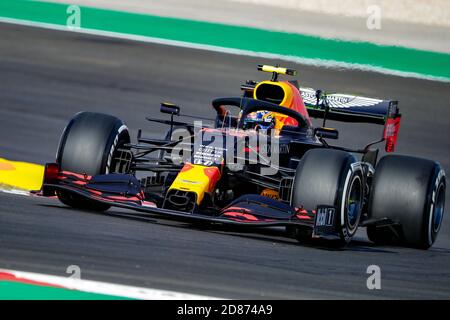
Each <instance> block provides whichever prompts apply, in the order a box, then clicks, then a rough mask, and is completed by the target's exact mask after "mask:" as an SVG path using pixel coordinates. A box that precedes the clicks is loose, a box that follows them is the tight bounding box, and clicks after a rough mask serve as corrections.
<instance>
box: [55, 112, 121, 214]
mask: <svg viewBox="0 0 450 320" xmlns="http://www.w3.org/2000/svg"><path fill="white" fill-rule="evenodd" d="M126 143H130V134H129V132H128V128H127V127H126V125H125V124H124V123H123V122H122V121H121V120H119V119H118V118H116V117H113V116H110V115H106V114H102V113H93V112H80V113H77V114H76V115H75V117H74V118H72V120H70V122H69V124H68V125H67V127H66V128H65V129H64V132H63V134H62V136H61V139H60V143H59V147H58V153H57V155H56V161H57V163H58V164H59V167H60V170H62V171H71V172H76V173H81V174H87V175H97V174H108V173H112V172H115V160H114V159H115V154H116V152H117V150H118V149H120V148H123V146H124V144H126ZM57 196H58V198H59V200H60V201H61V202H62V203H64V204H66V205H68V206H70V207H73V208H77V209H88V210H94V211H105V210H107V209H109V207H110V206H108V205H105V204H101V203H98V202H95V201H90V200H86V199H84V198H82V197H80V196H78V195H76V194H73V193H69V192H64V191H58V192H57Z"/></svg>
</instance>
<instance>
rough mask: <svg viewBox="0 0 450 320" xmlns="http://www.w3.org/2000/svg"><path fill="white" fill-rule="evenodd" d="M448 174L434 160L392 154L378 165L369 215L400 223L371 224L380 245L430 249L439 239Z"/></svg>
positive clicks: (371, 232) (369, 229)
mask: <svg viewBox="0 0 450 320" xmlns="http://www.w3.org/2000/svg"><path fill="white" fill-rule="evenodd" d="M445 189H446V180H445V173H444V171H443V170H442V168H441V167H440V165H439V164H438V163H437V162H435V161H431V160H426V159H421V158H415V157H409V156H401V155H388V156H385V157H383V158H382V159H381V160H380V162H379V163H378V165H377V168H376V172H375V177H374V181H373V186H372V192H371V196H370V201H369V209H368V211H369V217H370V218H373V219H382V218H389V219H391V220H392V221H393V222H395V223H397V225H396V226H380V227H378V226H376V225H373V226H368V227H367V235H368V237H369V239H370V240H371V241H373V242H375V243H377V244H399V245H404V246H407V247H413V248H421V249H428V248H429V247H431V246H432V245H433V243H434V242H435V241H436V238H437V235H438V233H439V230H440V227H441V224H442V219H443V215H444V206H445Z"/></svg>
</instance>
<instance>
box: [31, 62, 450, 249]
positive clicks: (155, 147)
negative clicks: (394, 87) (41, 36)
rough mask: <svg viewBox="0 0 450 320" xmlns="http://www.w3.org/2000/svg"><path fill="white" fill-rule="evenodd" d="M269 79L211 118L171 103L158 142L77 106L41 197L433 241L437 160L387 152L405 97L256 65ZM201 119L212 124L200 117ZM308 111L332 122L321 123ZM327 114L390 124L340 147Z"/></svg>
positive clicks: (307, 235)
mask: <svg viewBox="0 0 450 320" xmlns="http://www.w3.org/2000/svg"><path fill="white" fill-rule="evenodd" d="M258 69H259V70H260V71H265V72H270V73H271V74H272V78H271V79H270V80H267V81H261V82H255V81H247V82H246V83H245V84H243V85H242V86H241V90H242V94H241V95H240V96H237V97H229V98H219V99H215V100H214V101H212V108H213V109H214V110H215V112H216V117H215V119H212V123H211V124H209V125H204V124H203V122H201V121H195V122H194V123H189V122H182V121H178V120H179V119H180V118H182V117H183V116H186V115H183V114H182V113H181V110H180V107H178V106H176V105H173V104H170V103H162V104H161V112H162V113H164V114H167V115H169V117H170V118H169V119H160V118H147V120H148V121H150V122H153V123H158V124H160V125H165V126H167V133H166V134H165V135H163V137H161V138H159V139H150V138H145V137H143V135H142V134H141V130H139V133H138V137H137V143H132V142H131V139H130V135H129V132H128V128H127V126H126V125H125V124H124V123H123V122H122V121H121V120H119V119H117V118H116V117H114V116H111V115H106V114H99V113H92V112H80V113H78V114H76V115H75V116H74V117H73V118H72V119H71V120H70V122H69V123H68V125H67V126H66V128H65V130H64V132H63V134H62V136H61V139H60V143H59V147H58V151H57V158H56V162H55V163H49V164H47V165H46V168H45V174H44V183H43V186H42V189H41V190H40V195H43V196H55V195H56V196H57V197H58V198H59V200H60V201H61V202H63V203H64V204H66V205H68V206H71V207H74V208H79V209H87V210H97V211H104V210H107V209H108V208H110V207H122V208H128V209H132V210H136V211H139V212H145V213H148V214H152V215H160V216H165V217H168V218H176V219H180V220H183V221H191V222H200V223H208V224H211V225H217V224H219V225H234V226H243V227H254V228H265V227H277V226H278V227H284V228H285V230H286V235H287V236H290V237H295V238H296V239H298V240H299V241H302V242H304V241H309V240H311V239H313V238H325V239H335V240H337V241H338V242H339V243H344V244H345V243H348V242H349V241H350V239H351V238H352V237H353V236H354V235H355V233H356V231H357V229H358V227H361V226H363V227H367V234H368V237H369V239H370V240H372V241H373V242H375V243H380V244H397V245H404V246H409V247H416V248H423V249H427V248H429V247H430V246H431V245H432V244H433V243H434V241H435V240H436V237H437V235H438V233H439V229H440V226H441V224H442V219H443V215H444V201H445V188H446V180H445V174H444V171H443V170H442V169H441V167H440V165H439V164H438V163H437V162H435V161H432V160H426V159H421V158H416V157H410V156H402V155H392V154H388V155H386V156H384V157H382V158H381V159H378V153H379V150H378V149H377V148H375V147H374V146H375V145H376V144H378V143H382V142H384V144H385V150H386V152H388V153H391V152H393V151H394V149H395V145H396V140H397V135H398V131H399V127H400V119H401V115H400V112H399V108H398V103H397V101H387V100H379V99H373V98H365V97H357V96H351V95H345V94H326V93H324V92H323V91H321V90H313V89H310V88H302V87H299V85H298V83H297V82H296V81H281V80H279V79H278V78H279V75H280V74H283V75H289V76H294V75H296V71H295V70H292V69H288V68H282V67H279V66H275V67H274V66H267V65H260V66H258ZM196 118H197V120H205V119H204V118H202V117H196ZM311 118H320V119H323V125H322V126H320V127H313V125H312V122H311ZM327 120H335V121H343V122H363V123H373V124H377V125H382V126H384V131H383V136H382V137H381V138H380V139H379V140H377V141H374V142H371V143H369V144H368V145H366V146H365V147H363V148H359V149H349V148H344V147H340V146H336V145H332V144H331V143H330V142H329V141H330V140H333V139H338V135H339V134H338V131H337V130H335V129H333V128H328V127H327V126H326V121H327Z"/></svg>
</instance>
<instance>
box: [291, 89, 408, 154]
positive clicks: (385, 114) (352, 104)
mask: <svg viewBox="0 0 450 320" xmlns="http://www.w3.org/2000/svg"><path fill="white" fill-rule="evenodd" d="M299 90H300V92H301V95H302V98H303V102H304V104H305V107H306V108H307V110H308V114H309V116H310V117H312V118H320V119H323V118H325V117H326V119H329V120H335V121H343V122H360V123H374V124H379V125H384V131H383V138H382V140H384V141H386V148H385V149H386V152H393V151H394V150H395V145H396V142H397V136H398V131H399V129H400V119H401V114H400V110H399V108H398V101H391V100H380V99H374V98H366V97H359V96H353V95H348V94H339V93H336V94H323V93H322V92H320V91H317V90H314V89H311V88H299ZM324 100H326V101H324ZM327 106H328V107H327Z"/></svg>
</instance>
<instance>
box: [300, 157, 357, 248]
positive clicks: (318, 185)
mask: <svg viewBox="0 0 450 320" xmlns="http://www.w3.org/2000/svg"><path fill="white" fill-rule="evenodd" d="M363 177H364V175H363V170H362V167H361V165H360V163H359V162H358V161H357V159H356V158H355V157H354V156H353V155H352V154H350V153H348V152H344V151H339V150H331V149H313V150H309V151H308V152H306V153H305V155H304V156H303V158H302V159H301V161H300V163H299V165H298V167H297V171H296V174H295V179H294V183H293V189H292V199H291V205H292V206H294V207H299V208H300V207H303V208H304V209H306V210H316V208H317V206H319V205H326V206H334V207H335V208H336V223H335V227H336V229H337V231H338V234H339V237H340V239H341V240H342V241H343V242H344V243H348V242H349V241H350V239H351V238H352V237H353V235H354V234H355V233H356V230H357V229H358V225H359V220H360V217H361V210H362V204H363V186H364V178H363Z"/></svg>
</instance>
